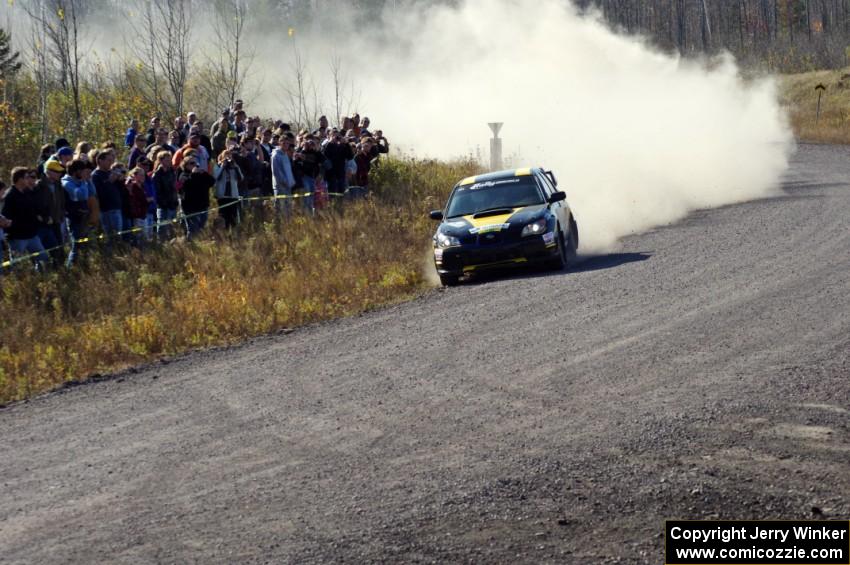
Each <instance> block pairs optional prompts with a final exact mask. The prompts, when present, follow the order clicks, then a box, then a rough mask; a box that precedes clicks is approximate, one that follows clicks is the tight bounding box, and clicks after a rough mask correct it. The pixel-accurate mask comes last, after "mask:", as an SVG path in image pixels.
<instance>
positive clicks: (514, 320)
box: [0, 145, 850, 563]
mask: <svg viewBox="0 0 850 565" xmlns="http://www.w3.org/2000/svg"><path fill="white" fill-rule="evenodd" d="M848 179H850V160H848V150H847V149H846V148H840V147H832V146H813V145H802V146H800V148H799V151H798V153H797V154H796V155H795V157H794V163H793V166H792V169H791V171H790V172H789V174H788V175H787V178H786V180H785V182H784V183H783V189H784V195H783V196H780V197H777V198H772V199H767V200H761V201H756V202H750V203H746V204H741V205H735V206H728V207H724V208H720V209H715V210H708V211H701V212H697V213H694V214H692V215H691V216H690V217H688V218H687V219H686V220H685V221H683V222H680V223H678V224H675V225H671V226H665V227H662V228H659V229H656V230H654V231H652V232H650V233H645V234H641V235H636V236H632V237H629V238H626V239H624V240H623V242H622V251H621V252H619V253H614V254H611V255H608V256H602V257H594V258H590V259H587V260H585V261H584V262H583V263H582V264H581V265H580V266H578V267H577V268H575V269H572V270H570V271H567V272H564V273H557V274H552V273H543V272H530V273H524V274H519V275H514V276H512V277H510V278H494V279H492V280H488V281H484V282H478V283H472V284H464V285H461V286H460V287H457V288H452V289H449V290H446V291H442V290H435V291H433V292H430V293H428V294H427V295H425V296H424V297H423V298H421V299H418V300H415V301H413V302H411V303H407V304H403V305H399V306H394V307H390V308H387V309H383V310H380V311H377V312H372V313H369V314H366V315H363V316H358V317H354V318H349V319H345V320H339V321H335V322H331V323H326V324H321V325H316V326H311V327H307V328H302V329H299V330H297V331H295V332H293V333H291V334H287V335H279V336H272V337H264V338H260V339H256V340H253V341H251V342H249V343H247V344H244V345H242V346H239V347H235V348H230V349H222V350H216V351H210V352H202V353H195V354H191V355H187V356H185V357H182V358H179V359H174V360H172V361H170V362H167V363H161V364H155V365H152V366H148V367H144V368H140V369H137V370H135V371H130V372H126V373H123V374H121V375H117V376H116V377H115V378H112V379H109V380H106V381H102V382H97V383H92V384H89V385H85V386H78V387H73V388H68V389H65V390H63V391H61V392H58V393H53V394H49V395H45V396H42V397H39V398H37V399H35V400H33V401H30V402H28V403H23V404H17V405H14V406H11V407H8V408H6V409H3V410H0V454H2V456H0V484H2V496H0V562H2V563H95V562H109V563H152V562H166V563H219V562H226V563H234V562H268V563H282V562H285V563H328V562H346V563H364V562H422V563H431V562H453V563H454V562H474V563H659V562H662V561H663V557H662V548H663V543H664V540H663V537H662V531H663V520H664V519H665V518H693V519H697V518H725V519H738V518H741V519H743V518H748V519H749V518H752V519H760V518H765V519H766V518H775V519H779V518H783V519H791V518H811V517H821V516H827V517H835V518H842V519H847V518H848V517H850V378H848V377H850V364H849V363H850V352H848V349H850V315H848V313H850V277H848V272H850V185H848ZM579 212H580V211H577V213H579ZM579 219H580V215H579Z"/></svg>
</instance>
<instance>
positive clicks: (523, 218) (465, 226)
mask: <svg viewBox="0 0 850 565" xmlns="http://www.w3.org/2000/svg"><path fill="white" fill-rule="evenodd" d="M548 212H549V207H548V206H547V205H546V204H535V205H534V206H523V207H517V208H513V209H512V210H511V211H510V212H507V213H504V214H498V215H493V216H484V217H483V218H475V217H473V215H472V214H470V215H468V216H457V217H454V218H448V219H446V220H445V221H444V222H443V223H442V224H440V227H439V228H438V231H440V232H442V233H444V234H446V235H450V236H454V237H462V236H464V235H468V234H478V233H487V232H492V231H503V230H514V229H522V228H523V227H525V226H526V224H529V223H531V222H533V221H535V220H538V219H540V218H542V217H544V216H545V215H546V214H547V213H548Z"/></svg>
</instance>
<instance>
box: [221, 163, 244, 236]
mask: <svg viewBox="0 0 850 565" xmlns="http://www.w3.org/2000/svg"><path fill="white" fill-rule="evenodd" d="M213 178H214V179H215V197H216V200H217V201H218V206H219V211H220V212H221V216H222V217H223V218H224V225H225V227H226V228H228V229H230V228H232V227H233V226H235V225H236V224H237V223H239V215H240V209H241V205H240V204H239V202H240V193H239V184H240V183H241V182H242V180H243V179H244V175H243V174H242V169H240V168H239V165H238V164H237V163H236V161H235V159H234V154H233V151H231V150H229V149H226V150H224V151H222V152H221V154H220V155H219V156H218V163H216V166H215V168H214V169H213Z"/></svg>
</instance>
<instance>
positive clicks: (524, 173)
mask: <svg viewBox="0 0 850 565" xmlns="http://www.w3.org/2000/svg"><path fill="white" fill-rule="evenodd" d="M530 174H531V167H526V168H524V169H517V170H515V171H514V176H515V177H527V176H528V175H530Z"/></svg>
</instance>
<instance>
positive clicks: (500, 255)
mask: <svg viewBox="0 0 850 565" xmlns="http://www.w3.org/2000/svg"><path fill="white" fill-rule="evenodd" d="M558 253H559V251H558V246H557V244H556V243H555V242H554V241H552V242H551V243H546V242H545V241H544V239H543V236H528V237H525V238H523V239H522V240H520V241H516V242H508V243H499V244H494V245H479V244H470V245H460V246H456V247H446V248H443V249H439V248H437V249H434V264H435V266H436V267H437V272H438V273H440V274H441V275H458V276H460V275H464V274H468V273H473V272H478V271H484V270H489V269H502V268H505V267H512V266H521V265H526V264H529V263H537V262H541V261H548V260H551V259H555V258H557V256H558Z"/></svg>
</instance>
